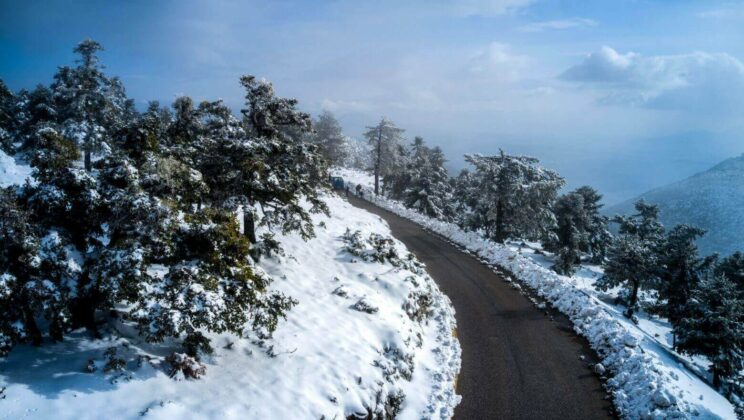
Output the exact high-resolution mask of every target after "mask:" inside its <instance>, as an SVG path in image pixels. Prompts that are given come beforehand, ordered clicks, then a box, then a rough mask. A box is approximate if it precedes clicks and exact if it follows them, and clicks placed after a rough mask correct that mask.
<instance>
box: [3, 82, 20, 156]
mask: <svg viewBox="0 0 744 420" xmlns="http://www.w3.org/2000/svg"><path fill="white" fill-rule="evenodd" d="M16 100H17V99H16V97H15V95H13V92H11V91H10V89H8V87H7V86H6V85H5V82H3V80H2V79H0V150H1V151H4V152H5V153H8V154H13V153H15V150H14V147H13V142H14V141H15V140H14V132H15V130H16V126H17V125H18V120H17V118H18V116H17V113H16V112H15V106H16Z"/></svg>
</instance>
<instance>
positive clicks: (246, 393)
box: [0, 195, 460, 419]
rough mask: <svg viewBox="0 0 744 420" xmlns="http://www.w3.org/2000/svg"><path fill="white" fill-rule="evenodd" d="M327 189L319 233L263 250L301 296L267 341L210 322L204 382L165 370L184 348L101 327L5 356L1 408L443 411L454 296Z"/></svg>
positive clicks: (268, 413) (217, 413)
mask: <svg viewBox="0 0 744 420" xmlns="http://www.w3.org/2000/svg"><path fill="white" fill-rule="evenodd" d="M326 200H327V202H328V204H329V205H330V207H331V209H332V213H331V216H330V217H325V216H321V215H318V216H315V217H314V220H313V223H314V224H315V225H316V227H317V232H316V233H317V237H316V238H314V239H311V240H309V241H307V242H305V241H303V240H302V239H301V238H300V237H299V235H297V234H292V235H287V236H282V237H278V240H279V242H280V243H281V244H282V246H283V248H284V254H283V255H274V256H272V257H270V258H265V259H264V260H262V263H261V267H262V268H263V269H264V270H266V272H267V273H268V274H270V275H271V276H273V277H274V278H276V279H277V280H276V282H275V283H274V284H273V285H272V286H273V287H272V288H273V289H275V290H276V291H281V292H282V293H284V294H286V295H288V296H291V297H292V298H294V299H296V300H297V302H298V303H297V305H296V306H295V307H294V308H293V309H292V310H291V311H290V312H289V313H288V315H287V320H286V321H284V322H282V323H280V324H279V327H278V328H277V330H276V332H275V333H274V337H273V338H272V339H269V340H262V339H258V338H257V337H255V336H252V337H246V338H240V337H236V336H234V335H230V334H222V335H220V334H211V335H210V338H211V339H212V341H213V343H214V345H213V347H214V349H215V353H214V354H213V355H211V356H209V357H208V358H206V360H204V361H203V362H204V363H205V365H206V366H207V373H206V375H204V376H203V377H202V378H201V379H199V380H189V379H183V378H181V379H180V380H179V378H178V377H176V378H170V377H169V375H168V369H167V368H166V365H167V364H166V363H165V360H164V357H165V355H167V354H169V353H170V352H171V351H172V350H173V349H174V348H177V346H176V345H175V344H174V343H170V342H166V343H163V344H151V343H146V342H145V341H144V340H143V339H142V338H141V337H139V336H138V335H137V334H136V333H135V332H134V331H133V330H132V329H131V328H130V327H129V326H127V325H126V324H119V325H117V327H116V328H115V329H113V330H111V331H110V335H108V336H107V338H106V339H101V340H91V339H89V338H88V337H87V335H86V334H85V333H83V332H79V333H75V334H74V335H72V336H71V337H69V338H67V339H65V340H64V341H63V342H60V343H56V344H52V345H48V346H44V347H40V348H36V347H32V346H25V345H24V346H18V347H17V348H15V349H14V350H13V351H12V352H11V354H10V356H9V357H8V358H7V359H5V360H4V361H2V362H0V389H1V390H2V393H1V395H2V402H0V418H1V419H22V418H58V419H94V418H102V417H105V418H135V417H139V416H142V417H144V418H162V419H173V418H235V419H245V418H256V419H259V418H263V419H269V418H272V419H274V418H275V419H280V418H285V419H286V418H316V419H317V418H327V419H332V418H347V417H354V416H357V417H355V418H366V416H367V415H369V414H370V413H372V414H375V413H376V414H380V415H382V414H384V413H387V414H394V413H398V417H397V418H401V419H420V418H434V419H437V418H442V419H444V418H449V417H450V416H451V415H452V413H453V410H454V407H455V406H456V404H457V403H458V401H459V397H458V396H457V395H456V394H455V389H454V384H455V378H456V375H457V373H458V371H459V366H460V359H459V357H460V350H459V345H458V343H457V339H456V338H455V337H454V335H453V332H454V329H455V320H454V313H453V310H452V308H451V306H450V304H449V300H448V299H447V298H446V297H445V296H444V295H443V294H442V293H441V292H440V291H439V290H438V288H437V286H436V285H435V284H434V282H433V280H432V279H431V278H430V277H429V276H428V275H427V274H426V272H425V271H424V270H423V268H422V267H421V266H419V265H418V263H417V262H416V261H415V259H409V257H408V252H407V251H406V249H405V247H404V246H403V245H402V244H401V243H400V242H398V241H396V240H390V239H389V235H390V231H389V229H388V227H387V225H386V224H385V222H383V221H381V220H380V219H379V218H378V217H376V216H373V215H371V214H369V213H367V212H365V211H363V210H359V209H356V208H354V207H352V206H350V205H349V204H348V203H346V202H345V201H343V200H341V199H340V198H338V197H337V196H334V195H329V196H327V197H326ZM374 245H377V246H382V247H383V248H384V249H386V250H388V251H391V252H392V253H388V252H386V253H385V255H387V256H389V255H395V256H396V257H393V258H389V257H385V258H382V259H379V258H377V257H378V256H379V255H380V254H379V253H377V252H376V251H375V248H374ZM110 349H115V350H113V353H112V350H110ZM112 359H120V360H122V362H123V367H122V368H121V369H118V368H117V369H112V368H111V365H110V363H109V362H110V360H112Z"/></svg>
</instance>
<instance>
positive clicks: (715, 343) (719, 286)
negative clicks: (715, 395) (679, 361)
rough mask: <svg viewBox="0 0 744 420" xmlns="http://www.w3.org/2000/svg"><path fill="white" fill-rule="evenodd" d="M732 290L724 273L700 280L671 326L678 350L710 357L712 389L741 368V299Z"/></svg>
mask: <svg viewBox="0 0 744 420" xmlns="http://www.w3.org/2000/svg"><path fill="white" fill-rule="evenodd" d="M734 291H735V285H734V283H733V282H732V281H730V280H729V279H727V278H726V277H725V276H710V277H709V278H706V279H704V280H702V281H701V283H700V285H699V287H697V288H696V289H695V290H693V291H692V294H691V299H690V301H689V303H688V313H687V314H686V316H685V317H684V318H682V320H681V321H680V322H679V325H678V326H677V328H675V333H676V335H677V348H678V349H680V350H681V351H683V352H685V353H688V354H699V355H704V356H706V357H707V358H708V360H710V370H711V372H712V373H713V385H714V386H715V387H716V388H719V387H720V386H721V385H722V382H723V380H732V379H734V378H736V377H738V376H739V375H740V372H741V371H742V369H744V300H742V298H741V296H740V294H739V293H735V292H734Z"/></svg>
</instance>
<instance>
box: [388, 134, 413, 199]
mask: <svg viewBox="0 0 744 420" xmlns="http://www.w3.org/2000/svg"><path fill="white" fill-rule="evenodd" d="M410 183H411V156H410V153H409V151H408V149H406V147H405V146H404V145H403V144H399V145H398V147H397V150H396V151H395V154H394V155H393V165H392V166H391V168H390V173H389V174H388V175H387V176H385V177H384V178H383V179H382V192H383V194H385V195H387V196H388V197H390V198H392V199H393V200H402V199H403V196H404V193H405V191H406V189H407V188H408V186H409V185H410Z"/></svg>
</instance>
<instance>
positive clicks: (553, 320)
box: [349, 197, 613, 420]
mask: <svg viewBox="0 0 744 420" xmlns="http://www.w3.org/2000/svg"><path fill="white" fill-rule="evenodd" d="M349 201H350V202H351V204H353V205H355V206H357V207H361V208H363V209H365V210H368V211H369V212H371V213H374V214H377V215H379V216H381V217H382V218H383V219H385V220H386V221H387V222H388V224H389V225H390V229H391V230H392V233H393V235H394V236H395V237H396V238H397V239H399V240H400V241H402V242H403V243H404V244H406V246H407V247H408V249H409V250H410V251H411V252H413V253H414V254H415V255H416V256H417V257H418V258H419V260H421V261H422V262H424V263H425V264H426V271H427V272H428V273H429V274H430V275H431V277H432V278H434V280H435V281H436V282H437V284H438V285H439V287H440V289H441V290H442V291H443V292H444V293H445V294H447V296H449V298H450V299H451V300H452V304H453V305H454V307H455V311H456V318H457V335H458V338H459V340H460V344H461V346H462V369H461V371H460V376H459V378H458V384H457V391H458V394H460V395H462V402H461V403H460V405H459V406H458V407H457V409H456V410H455V418H456V419H462V420H466V419H467V420H471V419H562V420H578V419H602V418H612V417H613V414H612V411H611V410H612V408H611V407H612V404H611V402H610V400H608V399H606V393H605V391H604V389H603V388H602V385H601V383H600V381H599V378H597V377H596V375H594V374H593V373H592V371H591V369H590V364H593V363H596V356H595V355H594V353H593V352H592V351H591V349H590V348H589V346H588V344H587V342H586V341H585V340H583V339H582V338H580V337H578V336H577V335H576V334H575V333H574V332H573V330H572V328H571V323H570V322H569V321H568V319H566V318H565V317H564V316H562V315H560V314H558V313H551V314H550V315H551V316H548V315H546V313H545V311H541V310H539V309H538V308H537V307H535V305H533V304H532V303H531V302H530V301H529V300H528V299H527V298H526V297H524V296H523V295H521V294H520V293H519V292H518V291H516V290H514V289H512V288H511V287H510V286H509V284H508V283H507V282H505V281H503V278H502V277H501V276H499V275H498V274H496V273H495V272H494V271H492V270H491V269H490V268H488V267H487V266H486V265H484V264H482V263H481V262H480V261H478V260H477V259H475V258H474V257H472V256H470V255H467V254H465V253H463V252H462V251H460V250H459V249H457V248H456V247H454V246H453V245H451V244H449V243H448V242H446V241H445V240H443V239H441V238H440V237H438V236H435V235H433V234H431V233H428V232H426V231H424V230H423V229H422V228H421V227H419V226H418V225H416V224H414V223H413V222H411V221H408V220H406V219H403V218H401V217H399V216H397V215H395V214H393V213H391V212H388V211H387V210H383V209H381V208H379V207H377V206H374V205H372V204H371V203H369V202H367V201H364V200H360V199H358V198H355V197H350V199H349ZM581 356H583V360H582V358H581Z"/></svg>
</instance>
